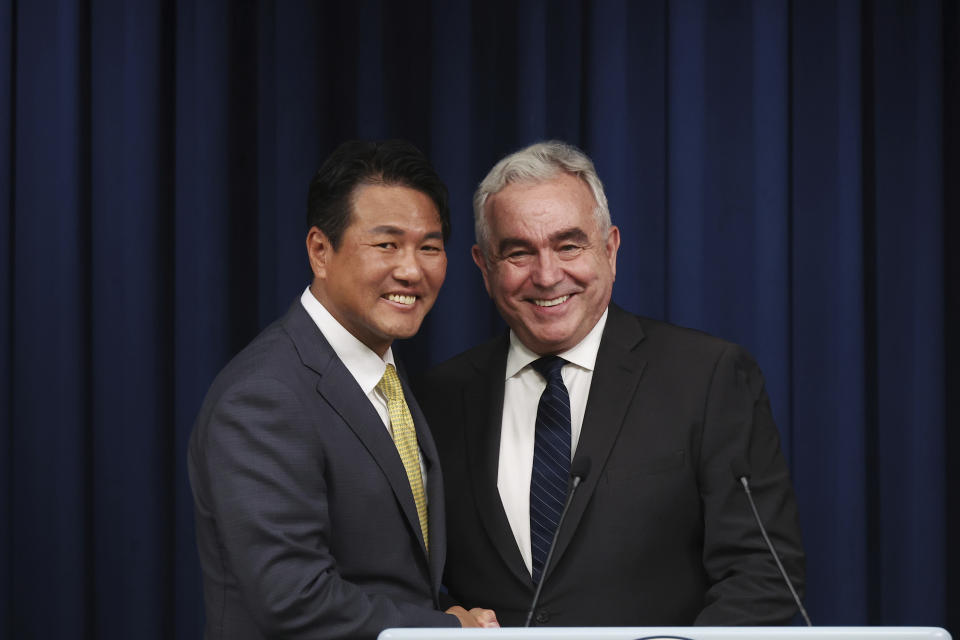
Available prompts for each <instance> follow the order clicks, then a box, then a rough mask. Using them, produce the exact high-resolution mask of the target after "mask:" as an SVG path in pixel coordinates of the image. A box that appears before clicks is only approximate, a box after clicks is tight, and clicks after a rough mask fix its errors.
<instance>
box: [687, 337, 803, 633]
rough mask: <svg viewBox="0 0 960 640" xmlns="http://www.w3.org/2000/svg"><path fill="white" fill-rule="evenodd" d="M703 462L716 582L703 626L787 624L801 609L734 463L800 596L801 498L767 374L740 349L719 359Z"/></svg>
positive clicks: (709, 565)
mask: <svg viewBox="0 0 960 640" xmlns="http://www.w3.org/2000/svg"><path fill="white" fill-rule="evenodd" d="M703 416H704V417H703V424H702V439H701V447H700V453H699V455H700V460H699V467H698V468H699V475H700V477H699V485H700V493H701V499H702V501H703V520H704V544H703V566H704V569H705V571H706V572H707V577H708V582H709V584H710V585H711V586H710V587H709V589H708V591H707V594H706V601H705V606H704V608H703V610H702V611H701V612H700V614H699V615H698V617H697V619H696V624H698V625H766V624H771V625H772V624H786V623H788V622H790V620H791V619H792V617H793V616H794V614H795V613H796V612H797V608H796V605H795V604H794V602H793V599H792V597H791V596H790V592H789V589H788V588H787V587H786V585H785V584H784V583H783V580H782V578H781V576H780V574H779V571H778V569H777V567H776V564H775V562H774V560H773V558H771V557H770V553H769V551H768V550H767V548H766V545H765V544H764V542H763V539H762V536H761V534H760V531H759V529H758V528H757V525H756V523H755V521H754V519H753V515H752V512H751V509H750V505H749V503H748V502H747V498H746V496H745V494H744V491H743V488H742V486H740V485H739V483H738V482H737V481H736V480H735V479H734V474H733V472H732V470H731V463H732V462H733V461H734V460H735V459H740V460H742V461H744V462H745V463H746V466H747V469H748V470H749V473H750V483H751V489H752V491H753V495H754V498H755V499H756V501H757V508H758V510H759V512H760V517H761V519H763V521H764V524H765V526H766V527H767V531H768V533H769V535H770V538H771V540H772V542H773V544H774V546H775V547H776V548H777V550H778V551H779V553H780V557H781V561H782V562H783V565H784V567H785V568H786V570H787V572H788V573H789V574H790V577H791V579H792V580H793V583H794V585H795V586H796V588H797V590H798V592H799V593H801V594H802V593H803V578H804V554H803V547H802V543H801V539H800V528H799V523H798V517H797V508H796V500H795V498H794V494H793V488H792V486H791V483H790V476H789V472H788V470H787V465H786V462H785V461H784V459H783V455H782V454H781V451H780V442H779V435H778V432H777V428H776V425H775V424H774V421H773V416H772V414H771V410H770V402H769V400H768V398H767V394H766V391H765V390H764V381H763V376H762V374H761V373H760V370H759V368H758V367H757V365H756V363H755V362H754V361H753V359H752V358H751V357H750V356H749V355H748V354H747V353H746V352H745V351H744V350H743V349H741V348H740V347H737V346H735V345H729V346H727V347H726V348H725V349H724V351H723V353H722V354H721V356H720V358H719V359H718V361H717V364H716V368H715V370H714V374H713V376H712V380H711V383H710V389H709V392H708V396H707V404H706V406H705V408H704V414H703Z"/></svg>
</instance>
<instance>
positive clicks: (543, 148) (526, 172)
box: [473, 140, 611, 255]
mask: <svg viewBox="0 0 960 640" xmlns="http://www.w3.org/2000/svg"><path fill="white" fill-rule="evenodd" d="M561 172H563V173H569V174H571V175H574V176H576V177H578V178H580V179H581V180H583V181H584V182H585V183H587V186H588V187H590V191H592V192H593V199H594V201H595V202H596V203H597V206H596V207H595V208H594V210H593V217H594V219H595V220H596V221H597V227H598V228H599V229H600V231H601V233H604V234H606V232H607V231H608V230H609V229H610V224H611V222H610V208H609V206H608V205H607V196H606V194H604V192H603V183H602V182H600V177H599V176H598V175H597V170H596V169H595V168H594V166H593V161H591V160H590V158H589V157H587V154H585V153H584V152H583V151H581V150H580V149H578V148H576V147H575V146H573V145H570V144H567V143H565V142H560V141H559V140H548V141H546V142H538V143H536V144H532V145H530V146H529V147H527V148H525V149H521V150H520V151H516V152H514V153H511V154H510V155H508V156H507V157H505V158H503V159H502V160H501V161H500V162H498V163H497V164H495V165H494V167H493V169H490V173H488V174H487V177H486V178H484V179H483V181H482V182H481V183H480V186H479V187H477V191H476V193H474V194H473V225H474V233H475V234H476V238H477V244H478V245H480V249H481V251H483V253H484V255H486V254H487V243H488V241H489V239H490V225H489V224H488V223H487V217H486V215H485V213H484V210H483V209H484V206H485V205H486V203H487V199H488V198H489V197H490V196H492V195H494V194H496V193H498V192H500V191H501V190H502V189H504V188H505V187H506V186H507V185H510V184H514V183H517V182H528V183H538V182H545V181H547V180H550V179H552V178H554V177H556V176H557V175H558V174H559V173H561Z"/></svg>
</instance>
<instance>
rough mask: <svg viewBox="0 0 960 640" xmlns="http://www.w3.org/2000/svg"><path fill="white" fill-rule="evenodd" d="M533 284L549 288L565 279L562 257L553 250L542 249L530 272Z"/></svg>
mask: <svg viewBox="0 0 960 640" xmlns="http://www.w3.org/2000/svg"><path fill="white" fill-rule="evenodd" d="M530 278H531V280H532V281H533V284H535V285H537V286H538V287H542V288H545V289H546V288H549V287H552V286H554V285H555V284H557V283H558V282H560V281H561V280H563V268H562V266H561V265H560V259H559V258H557V255H556V254H555V253H554V252H553V251H541V252H539V253H538V254H537V257H536V259H535V260H534V264H533V270H532V273H531V274H530Z"/></svg>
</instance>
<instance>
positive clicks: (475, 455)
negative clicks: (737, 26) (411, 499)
mask: <svg viewBox="0 0 960 640" xmlns="http://www.w3.org/2000/svg"><path fill="white" fill-rule="evenodd" d="M508 346H509V339H508V337H507V334H504V335H503V336H502V337H501V338H499V339H497V340H495V341H494V342H492V343H491V344H490V347H489V348H488V349H485V350H484V351H483V352H481V353H479V354H478V355H477V357H476V358H475V360H474V361H473V366H474V371H473V375H474V377H473V378H472V380H473V383H472V384H470V385H469V386H467V387H466V388H464V389H463V403H462V407H463V420H464V428H465V431H466V437H467V451H468V455H467V456H466V458H467V464H468V465H469V468H470V469H469V470H470V477H471V480H472V483H473V495H474V498H475V500H476V505H477V511H478V512H479V514H480V521H481V522H482V523H483V526H484V528H485V529H486V531H487V535H489V536H490V539H491V540H492V541H493V545H494V546H495V547H496V549H497V551H498V552H499V553H500V556H501V557H502V558H503V561H504V563H505V564H506V565H507V567H509V568H510V571H511V572H512V573H513V574H514V575H515V576H516V577H517V579H518V580H520V581H522V582H523V583H524V584H527V585H530V586H532V584H533V583H532V581H531V579H530V573H529V572H528V571H527V568H526V565H525V564H524V562H523V556H521V555H520V549H519V548H518V547H517V541H516V538H514V536H513V530H512V529H511V528H510V522H509V520H507V514H506V512H505V511H504V510H503V502H501V500H500V492H499V490H498V489H497V473H498V468H499V459H500V431H501V426H502V421H503V387H504V379H503V376H504V373H505V372H506V368H507V348H508ZM484 409H486V410H484Z"/></svg>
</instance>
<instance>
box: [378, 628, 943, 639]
mask: <svg viewBox="0 0 960 640" xmlns="http://www.w3.org/2000/svg"><path fill="white" fill-rule="evenodd" d="M472 638H477V639H484V640H548V639H549V640H661V639H669V640H760V638H763V639H764V640H951V638H950V634H949V633H947V631H946V630H944V629H941V628H939V627H533V628H530V629H524V628H520V627H507V628H503V629H386V630H384V631H383V632H382V633H381V634H380V635H379V637H378V640H469V639H472Z"/></svg>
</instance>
